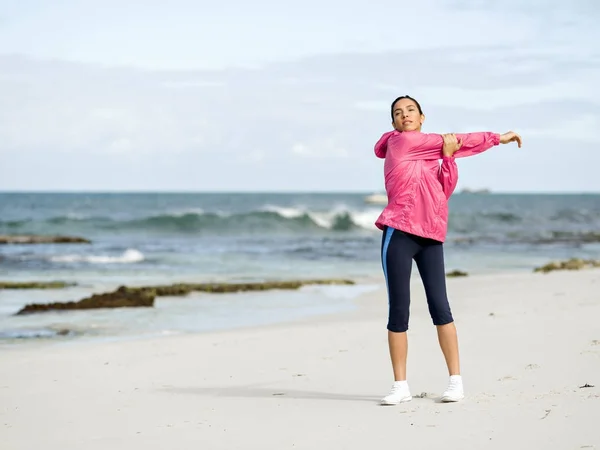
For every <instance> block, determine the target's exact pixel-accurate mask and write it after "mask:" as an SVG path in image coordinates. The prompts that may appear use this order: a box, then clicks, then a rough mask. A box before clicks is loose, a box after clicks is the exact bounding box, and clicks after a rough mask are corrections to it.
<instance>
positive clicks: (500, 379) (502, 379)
mask: <svg viewBox="0 0 600 450" xmlns="http://www.w3.org/2000/svg"><path fill="white" fill-rule="evenodd" d="M516 379H517V377H513V376H512V375H507V376H505V377H502V378H498V381H513V380H516Z"/></svg>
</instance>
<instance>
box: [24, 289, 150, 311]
mask: <svg viewBox="0 0 600 450" xmlns="http://www.w3.org/2000/svg"><path fill="white" fill-rule="evenodd" d="M154 298H155V295H154V294H153V293H152V292H150V291H145V290H136V291H130V290H128V289H127V288H126V287H124V286H123V287H120V288H119V289H117V290H116V291H114V292H109V293H107V294H94V295H92V296H91V297H87V298H84V299H83V300H80V301H78V302H64V303H63V302H55V303H31V304H29V305H26V306H25V307H23V308H22V309H21V310H20V311H19V312H18V313H17V315H22V314H31V313H37V312H45V311H57V310H73V309H97V308H133V307H151V306H154Z"/></svg>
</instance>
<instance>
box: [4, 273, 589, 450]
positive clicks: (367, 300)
mask: <svg viewBox="0 0 600 450" xmlns="http://www.w3.org/2000/svg"><path fill="white" fill-rule="evenodd" d="M598 285H600V270H593V269H591V270H585V271H578V272H556V273H551V274H533V273H532V274H523V275H504V276H500V277H498V276H482V277H473V278H459V279H453V280H449V281H448V290H449V295H450V297H451V305H452V308H453V312H454V314H455V319H456V321H457V327H458V332H459V340H460V345H461V360H462V366H463V367H462V369H463V370H462V373H463V376H464V378H465V388H466V395H467V397H466V399H465V400H464V401H463V402H460V403H456V404H441V403H438V402H437V401H436V398H437V397H438V396H439V394H440V393H441V391H442V390H443V388H444V387H445V383H446V381H447V375H446V373H445V366H444V363H443V358H442V355H441V352H440V350H439V348H438V346H437V340H436V337H435V328H434V327H433V325H432V324H431V322H430V319H429V317H428V313H427V306H426V302H425V300H424V293H423V292H422V289H420V288H418V284H417V285H416V286H415V288H414V289H413V291H412V292H413V296H412V306H411V327H410V329H409V345H410V351H409V361H408V364H409V365H408V368H409V384H410V386H411V389H412V391H413V396H415V398H414V399H413V401H412V402H409V403H406V404H402V405H399V406H396V407H381V406H379V405H378V400H379V398H381V396H383V395H384V394H385V393H387V391H388V390H389V387H390V385H391V368H390V364H389V357H388V353H387V340H386V332H385V317H386V299H385V295H384V294H385V288H384V286H383V285H379V288H378V289H377V290H376V291H373V292H371V293H367V294H365V295H363V296H360V297H359V298H357V299H356V300H355V301H354V303H356V306H357V308H356V309H354V310H352V311H349V312H346V313H343V314H337V315H336V314H334V315H325V316H320V317H311V318H309V319H307V320H300V321H292V322H289V323H281V324H272V325H267V326H260V327H249V328H244V329H236V330H223V331H219V332H210V333H196V334H188V335H178V336H165V337H161V338H157V339H143V340H133V341H127V342H98V343H90V345H63V346H53V348H52V352H48V351H47V348H46V347H45V346H41V347H37V348H36V347H30V348H23V349H17V348H14V349H13V350H11V351H8V352H4V351H3V352H2V356H1V357H2V358H3V364H2V366H1V367H2V369H1V371H0V404H2V405H3V406H2V413H3V421H2V422H3V425H0V426H2V427H3V433H2V434H3V444H5V445H6V446H7V449H10V450H16V449H26V448H27V449H29V448H36V447H38V446H40V445H42V444H43V445H44V446H45V447H46V448H49V449H59V448H60V449H61V450H70V449H80V448H86V449H91V450H94V449H104V448H107V447H108V446H110V447H111V448H113V449H116V450H120V449H131V448H138V447H143V448H146V449H157V450H158V449H164V448H188V447H190V446H196V447H198V446H200V447H202V448H210V449H231V448H236V449H246V448H248V449H254V448H262V449H281V448H292V447H293V448H299V449H314V448H319V446H322V445H323V444H327V446H329V447H331V448H346V449H364V448H370V447H373V446H375V447H377V446H380V445H381V446H383V445H389V442H390V439H397V438H398V436H399V435H401V436H402V442H403V443H404V444H405V445H407V446H409V447H411V448H418V449H426V448H435V447H436V446H439V444H440V442H444V446H445V447H446V448H450V449H463V448H490V449H503V450H504V449H506V448H544V449H564V448H597V446H600V438H598V434H597V432H596V431H597V430H596V425H595V419H594V417H596V416H597V414H596V413H594V411H597V405H598V402H599V401H600V375H599V374H600V330H599V329H598V326H597V317H598V315H599V314H600V300H599V299H598V298H597V294H595V293H596V292H597V286H598ZM492 313H493V314H492ZM567 317H568V318H569V320H568V321H566V320H565V318H567ZM586 385H587V386H589V387H585V386H586ZM56 404H61V405H62V406H61V408H60V409H57V408H56V407H55V405H56ZM125 419H126V420H125ZM98 423H102V426H101V427H98ZM31 429H35V430H36V433H31V432H30V430H31ZM67 430H68V432H67ZM585 446H587V447H585Z"/></svg>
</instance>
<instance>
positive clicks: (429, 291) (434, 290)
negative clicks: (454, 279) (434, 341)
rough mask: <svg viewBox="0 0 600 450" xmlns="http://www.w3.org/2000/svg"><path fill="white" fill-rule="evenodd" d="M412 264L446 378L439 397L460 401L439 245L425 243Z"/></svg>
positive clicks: (455, 345) (457, 365) (457, 362)
mask: <svg viewBox="0 0 600 450" xmlns="http://www.w3.org/2000/svg"><path fill="white" fill-rule="evenodd" d="M415 261H416V263H417V267H418V269H419V274H420V275H421V279H422V280H423V286H424V288H425V294H426V295H427V305H428V307H429V313H430V315H431V319H432V320H433V323H434V324H435V325H436V328H437V335H438V341H439V344H440V347H441V349H442V353H443V354H444V359H445V360H446V366H447V367H448V374H449V375H450V386H449V388H448V389H447V390H446V392H445V393H444V395H443V396H442V400H445V401H456V400H460V399H461V398H462V397H463V388H462V378H461V377H460V357H459V351H458V337H457V333H456V326H455V324H454V318H453V317H452V311H451V310H450V304H449V302H448V295H447V292H446V274H445V268H444V247H443V244H442V243H441V242H436V241H431V240H429V242H428V243H427V244H426V245H424V246H423V249H422V250H421V251H420V252H419V253H417V255H416V256H415Z"/></svg>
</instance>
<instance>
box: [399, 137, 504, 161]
mask: <svg viewBox="0 0 600 450" xmlns="http://www.w3.org/2000/svg"><path fill="white" fill-rule="evenodd" d="M407 135H408V136H407V138H406V139H404V141H405V142H402V144H401V145H400V147H401V148H402V150H401V153H402V154H403V157H404V158H405V159H408V160H431V159H442V157H443V154H442V147H443V144H444V140H443V138H442V135H440V134H431V133H407ZM456 137H457V138H458V141H459V142H461V143H462V146H461V148H460V149H459V150H458V151H457V152H456V153H455V154H454V156H455V157H457V158H459V157H462V158H464V157H466V156H472V155H476V154H478V153H482V152H484V151H485V150H488V149H489V148H491V147H493V146H495V145H498V144H499V143H500V135H499V134H498V133H491V132H479V133H466V134H457V135H456ZM399 141H402V140H399Z"/></svg>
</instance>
